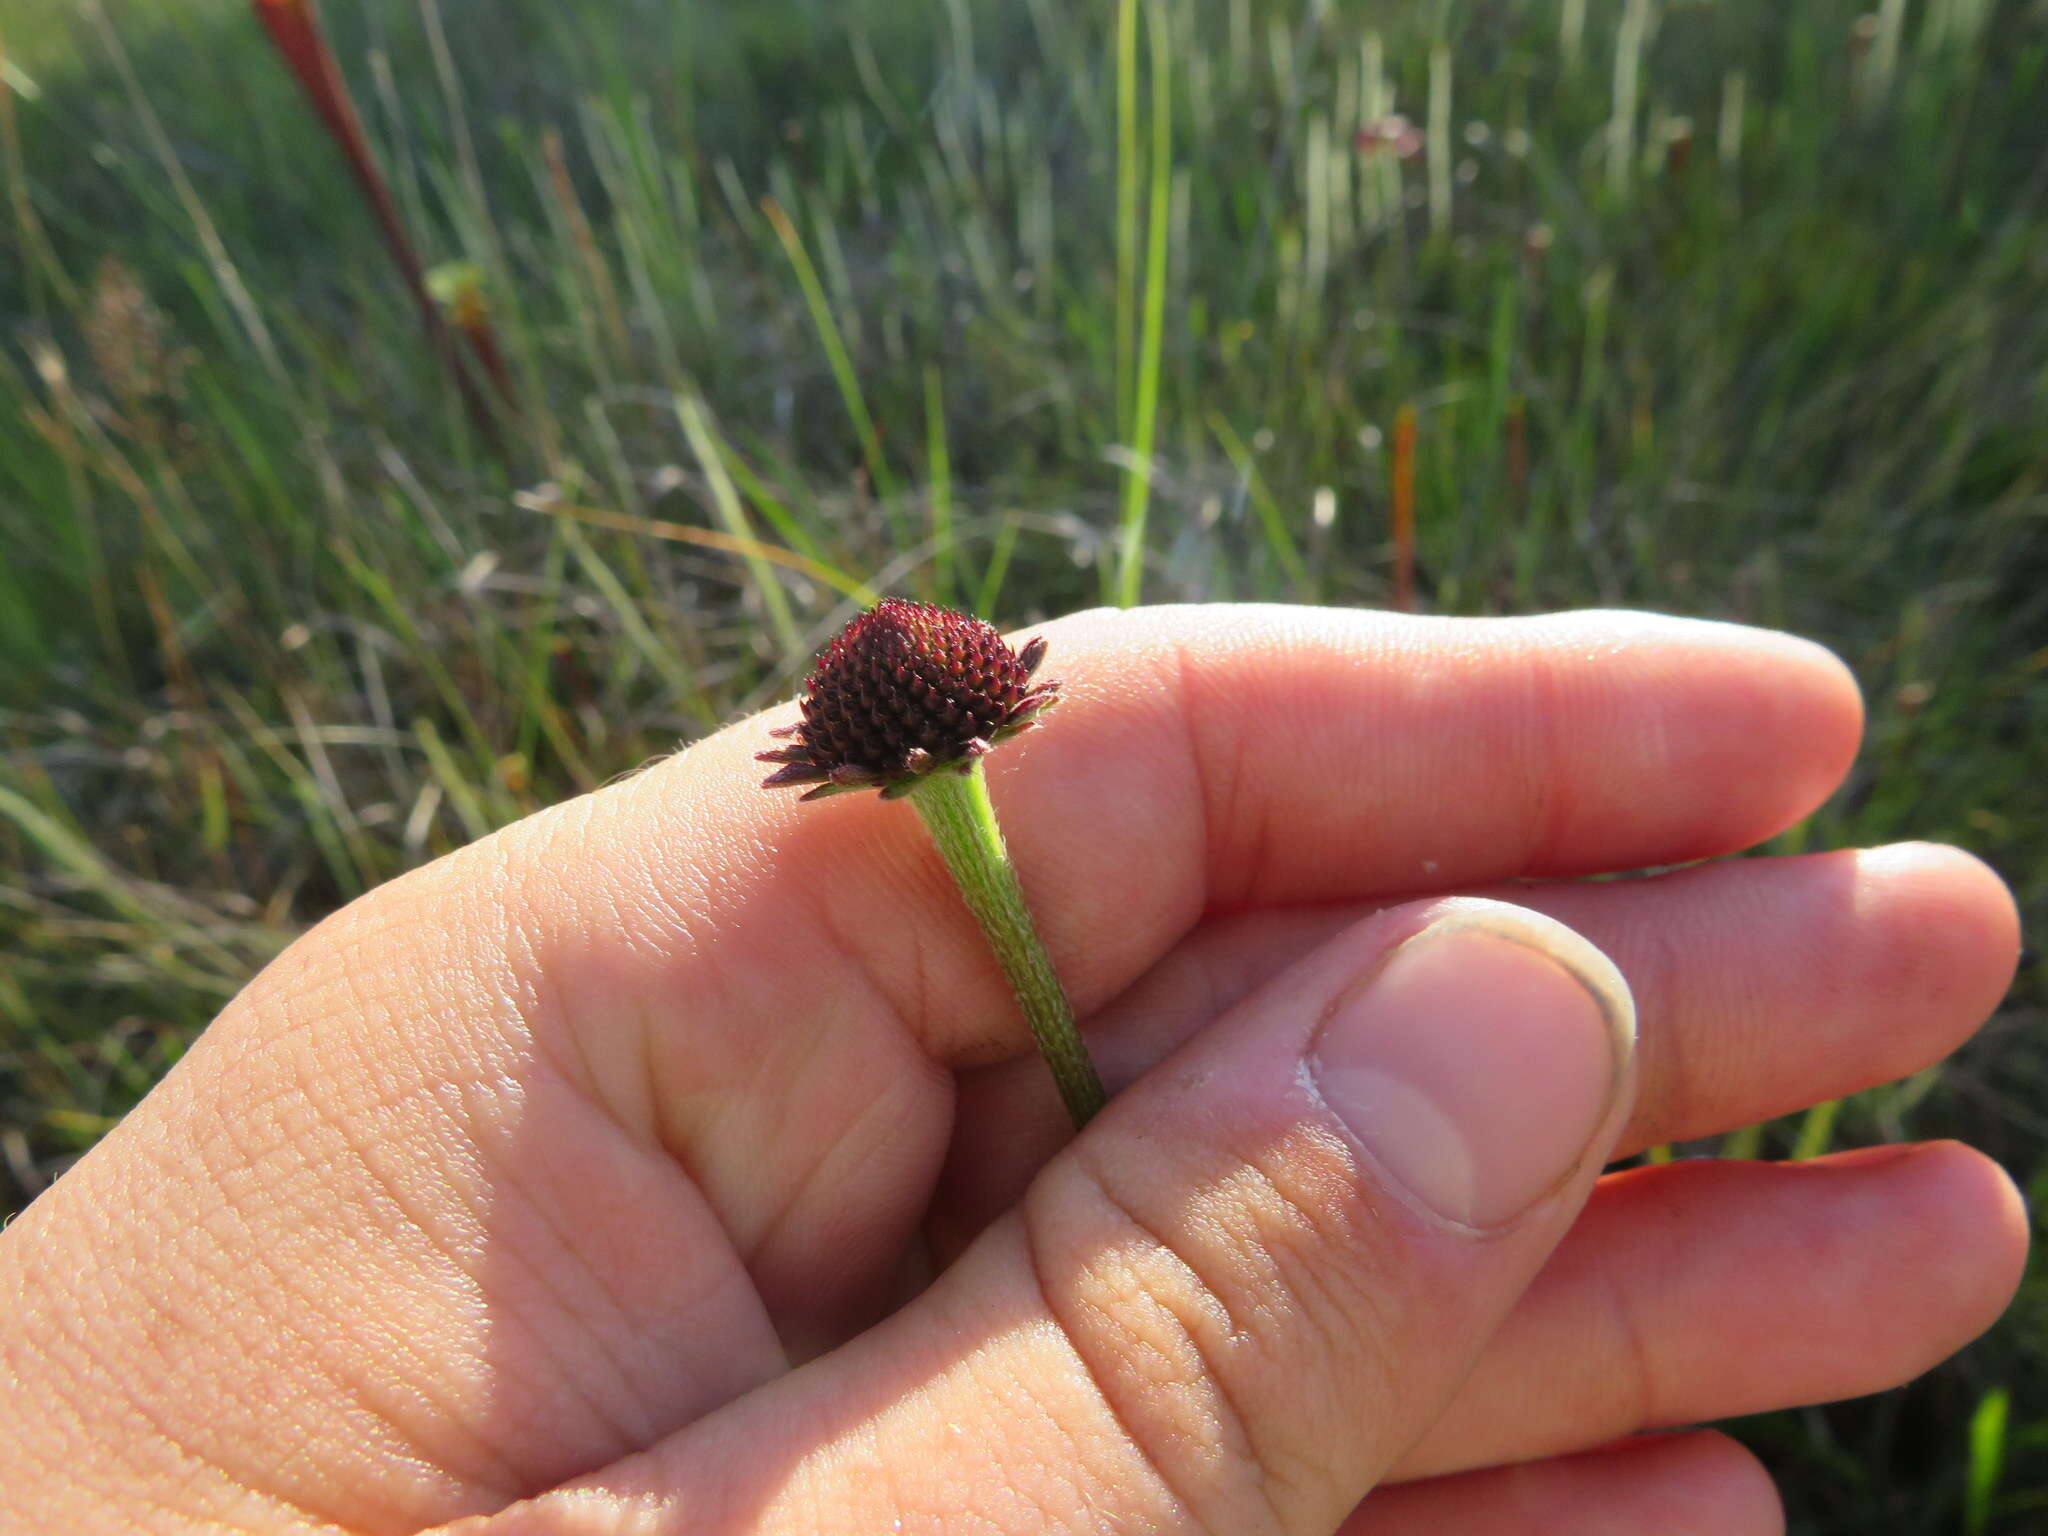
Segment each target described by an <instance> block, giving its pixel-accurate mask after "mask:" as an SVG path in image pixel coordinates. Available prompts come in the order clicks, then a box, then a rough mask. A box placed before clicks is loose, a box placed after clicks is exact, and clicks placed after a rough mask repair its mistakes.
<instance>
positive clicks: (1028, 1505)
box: [484, 902, 1629, 1536]
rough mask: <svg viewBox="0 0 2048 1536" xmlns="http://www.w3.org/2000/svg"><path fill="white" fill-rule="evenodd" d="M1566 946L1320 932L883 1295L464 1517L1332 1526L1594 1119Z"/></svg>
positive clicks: (1604, 1074) (1506, 917) (1467, 1329)
mask: <svg viewBox="0 0 2048 1536" xmlns="http://www.w3.org/2000/svg"><path fill="white" fill-rule="evenodd" d="M1628 1038H1629V1030H1628V1002H1627V997H1626V993H1625V992H1624V991H1623V990H1622V989H1621V986H1620V982H1619V978H1618V977H1617V976H1615V975H1614V973H1613V972H1612V969H1611V968H1610V967H1609V966H1608V965H1607V964H1606V962H1605V961H1604V960H1603V959H1602V958H1601V957H1600V956H1599V954H1598V952H1597V951H1594V950H1592V949H1591V948H1590V947H1589V946H1586V945H1585V944H1584V943H1583V941H1580V940H1578V939H1576V938H1575V937H1573V936H1572V935H1571V934H1570V933H1569V932H1568V931H1567V930H1565V929H1562V928H1560V927H1558V926H1557V925H1556V924H1553V923H1550V922H1548V921H1546V920H1544V919H1542V918H1538V917H1534V916H1531V915H1529V914H1527V913H1523V912H1520V911H1518V910H1517V909H1515V908H1510V907H1503V906H1500V905H1497V904H1493V903H1483V902H1471V903H1438V904H1432V905H1424V906H1419V907H1409V908H1402V909H1397V910H1395V911H1393V912H1390V913H1386V914H1383V915H1382V916H1381V917H1379V918H1376V919H1373V920H1371V921H1368V922H1366V923H1364V924H1361V925H1360V926H1359V927H1358V928H1356V929H1353V930H1351V931H1350V932H1348V933H1346V934H1344V935H1342V936H1340V937H1339V938H1338V939H1337V940H1336V941H1334V942H1333V943H1332V944H1330V945H1328V946H1326V947H1325V948H1324V949H1323V950H1322V951H1319V952H1318V953H1317V954H1316V955H1314V956H1311V957H1310V958H1309V960H1307V961H1306V962H1305V963H1304V964H1303V965H1301V966H1299V967H1296V968H1295V969H1294V970H1292V971H1290V972H1288V973H1287V974H1286V975H1284V976H1282V977H1280V978H1278V979H1276V980H1275V981H1274V983H1273V984H1272V985H1270V986H1268V987H1267V988H1265V989H1263V990H1262V991H1261V992H1260V993H1259V994H1258V995H1257V996H1255V997H1253V998H1251V999H1248V1000H1247V1001H1246V1002H1245V1003H1244V1004H1243V1005H1242V1006H1240V1007H1239V1008H1238V1009H1237V1010H1235V1011H1234V1012H1233V1013H1232V1014H1231V1016H1230V1017H1229V1018H1228V1019H1226V1020H1224V1021H1223V1022H1222V1023H1220V1024H1219V1025H1218V1027H1217V1028H1216V1029H1215V1030H1214V1031H1212V1032H1210V1033H1208V1034H1205V1035H1204V1036H1203V1037H1201V1038H1200V1039H1199V1040H1197V1041H1195V1042H1193V1043H1192V1044H1191V1045H1190V1046H1189V1047H1188V1049H1187V1050H1185V1051H1183V1052H1181V1053H1180V1054H1178V1055H1177V1056H1175V1057H1174V1058H1173V1059H1172V1060H1171V1061H1169V1062H1168V1063H1166V1064H1165V1065H1163V1066H1162V1067H1161V1068H1160V1069H1159V1070H1158V1071H1156V1072H1154V1073H1153V1074H1151V1075H1150V1076H1148V1077H1147V1078H1146V1079H1145V1080H1144V1081H1143V1082H1142V1083H1140V1084H1138V1085H1136V1086H1135V1087H1133V1088H1132V1089H1131V1090H1129V1091H1128V1092H1127V1093H1125V1094H1124V1095H1122V1096H1120V1097H1119V1098H1118V1099H1117V1100H1115V1101H1114V1102H1113V1103H1112V1104H1111V1105H1110V1106H1109V1108H1108V1109H1107V1110H1106V1111H1105V1112H1104V1113H1103V1114H1102V1115H1101V1116H1100V1117H1098V1118H1097V1119H1096V1120H1095V1121H1094V1122H1093V1123H1092V1124H1091V1125H1090V1127H1089V1128H1088V1130H1087V1131H1086V1132H1085V1133H1083V1135H1082V1136H1081V1137H1080V1138H1079V1139H1078V1140H1077V1141H1076V1142H1075V1143H1074V1145H1073V1146H1072V1147H1071V1148H1070V1149H1069V1150H1068V1151H1067V1152H1065V1153H1063V1154H1062V1155H1061V1156H1060V1157H1059V1158H1057V1159H1055V1160H1054V1161H1053V1162H1052V1163H1051V1164H1050V1165H1048V1167H1047V1168H1046V1170H1045V1172H1044V1173H1043V1174H1042V1175H1041V1176H1040V1178H1039V1180H1038V1181H1037V1182H1036V1183H1035V1184H1034V1185H1033V1186H1032V1189H1031V1193H1030V1194H1029V1196H1028V1197H1027V1198H1026V1200H1025V1201H1024V1203H1023V1204H1022V1206H1020V1207H1019V1209H1018V1211H1017V1212H1016V1213H1015V1214H1014V1215H1013V1216H1012V1217H1010V1218H1007V1219H1006V1220H1005V1221H1003V1222H1001V1223H999V1224H997V1225H996V1226H995V1227H992V1228H991V1229H990V1230H989V1231H988V1232H987V1233H985V1234H983V1236H982V1238H981V1240H980V1241H979V1242H977V1243H976V1244H975V1246H974V1247H973V1248H971V1249H970V1250H969V1251H968V1252H967V1253H966V1254H965V1255H964V1256H963V1257H962V1258H961V1260H960V1261H959V1262H958V1263H957V1264H955V1265H954V1266H953V1267H952V1268H951V1269H950V1270H948V1271H947V1272H946V1273H945V1274H944V1275H943V1276H941V1277H940V1279H939V1280H938V1282H937V1283H936V1284H935V1285H934V1286H933V1287H932V1288H931V1289H930V1290H929V1291H927V1292H926V1293H925V1294H924V1295H923V1296H922V1297H920V1298H919V1299H918V1300H917V1301H916V1302H915V1303H913V1304H912V1305H911V1306H909V1307H907V1308H905V1309H904V1310H903V1311H901V1312H899V1313H897V1314H896V1315H895V1316H894V1317H892V1318H891V1319H890V1320H889V1321H888V1322H887V1323H885V1324H883V1325H882V1326H881V1327H879V1328H877V1329H875V1330H873V1331H872V1332H870V1333H868V1334H866V1335H864V1336H863V1337H862V1338H860V1339H858V1340H856V1341H855V1342H854V1343H852V1344H850V1345H848V1346H847V1347H846V1348H844V1349H841V1350H839V1351H837V1352H835V1353H834V1354H832V1355H828V1356H826V1357H824V1358H823V1359H821V1360H818V1361H816V1362H813V1363H812V1364H811V1365H810V1366H808V1367H805V1368H804V1369H802V1370H799V1371H797V1372H794V1373H792V1374H791V1375H789V1376H786V1377H784V1378H782V1379H781V1380H780V1381H779V1382H776V1383H773V1384H771V1385H770V1386H768V1387H766V1388H764V1389H762V1390H761V1391H759V1392H756V1393H753V1394H751V1395H749V1396H748V1397H747V1398H745V1399H743V1400H741V1401H740V1402H738V1403H735V1404H733V1405H732V1406H731V1407H730V1408H728V1409H725V1410H723V1411H722V1412H720V1413H718V1414H716V1415H713V1416H712V1417H711V1418H710V1419H707V1420H705V1421H703V1422H702V1423H700V1424H698V1425H696V1426H693V1427H692V1428H690V1429H688V1430H685V1431H683V1432H682V1433H680V1434H679V1435H677V1436H675V1437H672V1438H671V1439H670V1440H669V1441H667V1442H664V1444H662V1445H661V1446H658V1447H656V1448H655V1449H654V1450H653V1451H652V1452H650V1453H649V1454H648V1455H646V1456H643V1457H637V1458H635V1459H634V1460H632V1461H631V1462H628V1463H625V1464H622V1465H621V1466H619V1467H616V1468H613V1469H610V1470H609V1471H607V1472H605V1473H601V1474H599V1475H597V1476H596V1477H594V1478H592V1479H588V1480H586V1481H585V1482H583V1483H582V1484H580V1485H576V1486H574V1487H572V1489H570V1490H567V1491H565V1492H564V1493H563V1494H561V1495H559V1496H556V1495H550V1496H543V1497H542V1498H541V1499H539V1500H536V1501H534V1502H533V1503H531V1504H529V1505H527V1506H524V1507H523V1508H522V1509H521V1510H519V1511H516V1512H514V1513H513V1514H512V1515H511V1516H509V1517H507V1518H506V1519H504V1520H502V1521H501V1522H499V1523H498V1524H496V1525H493V1526H488V1527H484V1529H488V1530H490V1531H492V1532H494V1533H496V1536H512V1533H518V1532H540V1531H548V1530H553V1529H559V1528H560V1522H561V1521H562V1520H564V1519H565V1518H566V1517H567V1514H568V1512H569V1511H570V1510H572V1509H575V1508H576V1506H577V1505H579V1504H583V1505H591V1506H595V1507H594V1508H588V1509H582V1510H578V1511H577V1513H578V1514H579V1515H581V1517H582V1518H585V1519H588V1520H590V1521H591V1522H592V1528H596V1526H597V1525H599V1524H601V1523H602V1521H603V1520H604V1519H607V1518H609V1519H614V1520H617V1521H618V1522H620V1523H621V1524H623V1523H626V1521H627V1519H628V1518H629V1513H628V1512H630V1515H631V1517H633V1518H635V1519H637V1521H638V1523H637V1524H635V1525H634V1527H633V1528H634V1529H635V1530H636V1531H639V1532H642V1533H644V1536H665V1533H668V1532H681V1531H685V1530H703V1529H719V1528H722V1527H723V1526H724V1525H725V1524H726V1523H727V1522H728V1521H732V1522H733V1523H737V1518H736V1517H737V1516H738V1515H739V1513H740V1512H741V1511H744V1512H745V1517H746V1520H747V1523H748V1528H749V1529H753V1530H758V1531H762V1532H783V1531H796V1530H807V1529H814V1528H815V1519H816V1514H815V1512H816V1511H817V1510H819V1509H829V1510H831V1511H832V1512H833V1522H834V1524H835V1525H836V1526H837V1527H838V1528H841V1529H847V1530H891V1529H903V1528H914V1529H925V1528H933V1529H936V1528H941V1527H943V1528H948V1529H951V1528H956V1527H959V1528H965V1527H967V1526H969V1525H974V1526H975V1527H977V1528H994V1529H1014V1528H1018V1527H1019V1526H1020V1525H1022V1524H1024V1523H1025V1518H1026V1516H1027V1515H1028V1521H1029V1528H1032V1529H1054V1530H1066V1529H1074V1528H1079V1527H1082V1526H1083V1525H1084V1524H1085V1526H1086V1527H1087V1528H1092V1529H1114V1530H1151V1531H1165V1532H1172V1531H1189V1532H1194V1531H1214V1530H1231V1531H1237V1530H1263V1531H1271V1532H1275V1533H1288V1532H1303V1533H1306V1532H1317V1531H1328V1530H1331V1529H1333V1528H1334V1527H1335V1526H1336V1525H1337V1524H1338V1523H1339V1521H1340V1520H1341V1519H1342V1518H1343V1517H1344V1516H1345V1515H1346V1514H1348V1513H1349V1511H1350V1510H1351V1508H1352V1507H1353V1506H1354V1505H1355V1504H1356V1503H1357V1501H1358V1499H1359V1498H1360V1497H1362V1496H1363V1494H1364V1493H1365V1491H1366V1490H1367V1488H1369V1487H1370V1486H1371V1484H1372V1482H1373V1481H1374V1480H1376V1479H1377V1477H1378V1476H1379V1474H1380V1473H1381V1472H1382V1471H1384V1470H1385V1468H1386V1467H1387V1466H1388V1465H1389V1464H1390V1463H1391V1462H1392V1461H1393V1460H1394V1459H1395V1458H1396V1457H1398V1456H1399V1455H1400V1454H1401V1452H1402V1450H1403V1449H1405V1447H1406V1446H1407V1445H1408V1444H1409V1443H1411V1442H1412V1441H1413V1439H1414V1438H1415V1436H1416V1435H1417V1434H1418V1433H1419V1432H1420V1430H1421V1428H1422V1426H1424V1425H1426V1424H1427V1423H1428V1422H1429V1421H1430V1420H1431V1419H1432V1418H1434V1417H1435V1415H1436V1413H1437V1412H1438V1411H1439V1408H1440V1405H1441V1404H1443V1403H1444V1402H1445V1401H1447V1400H1448V1398H1449V1396H1450V1394H1451V1393H1452V1392H1454V1391H1455V1390H1456V1387H1457V1384H1458V1382H1459V1381H1460V1380H1461V1379H1462V1377H1463V1375H1464V1373H1465V1371H1466V1370H1467V1368H1468V1367H1469V1364H1470V1362H1471V1359H1472V1357H1473V1355H1474V1354H1475V1352H1476V1351H1477V1349H1478V1348H1479V1346H1480V1343H1481V1342H1482V1341H1483V1340H1484V1338H1485V1337H1486V1335H1487V1334H1488V1333H1489V1332H1490V1331H1491V1330H1492V1328H1493V1327H1494V1326H1495V1325H1496V1324H1497V1322H1498V1320H1499V1319H1500V1317H1501V1316H1502V1315H1504V1313H1505V1312H1506V1311H1507V1309H1508V1308H1509V1307H1511V1306H1512V1305H1513V1303H1514V1299H1515V1297H1516V1296H1517V1295H1518V1294H1519V1292H1520V1290H1521V1288H1522V1287H1523V1286H1524V1285H1525V1284H1527V1282H1528V1279H1529V1277H1530V1276H1531V1274H1532V1273H1533V1272H1534V1271H1535V1269H1536V1268H1537V1266H1539V1265H1540V1264H1541V1263H1542V1261H1543V1258H1544V1256H1545V1254H1546V1253H1548V1251H1549V1250H1550V1247H1551V1245H1552V1244H1554V1243H1555V1241H1556V1240H1557V1238H1558V1237H1559V1235H1560V1234H1561V1233H1562V1232H1563V1231H1564V1229H1565V1227H1566V1226H1567V1225H1568V1223H1569V1222H1570V1219H1571V1216H1572V1214H1573V1213H1574V1211H1575V1210H1576V1209H1577V1208H1578V1206H1579V1203H1580V1201H1581V1200H1582V1199H1583V1198H1584V1195H1585V1192H1586V1190H1587V1189H1589V1188H1590V1187H1591V1183H1592V1179H1593V1177H1594V1176H1595V1175H1596V1173H1597V1169H1598V1163H1599V1159H1600V1157H1601V1156H1602V1154H1603V1151H1604V1145H1605V1142H1606V1140H1607V1139H1608V1137H1609V1136H1611V1134H1612V1132H1613V1130H1614V1129H1615V1128H1616V1127H1617V1126H1618V1125H1619V1124H1620V1121H1621V1117H1622V1115H1623V1114H1624V1113H1625V1105H1626V1096H1627V1065H1626V1063H1627V1054H1628Z"/></svg>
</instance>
